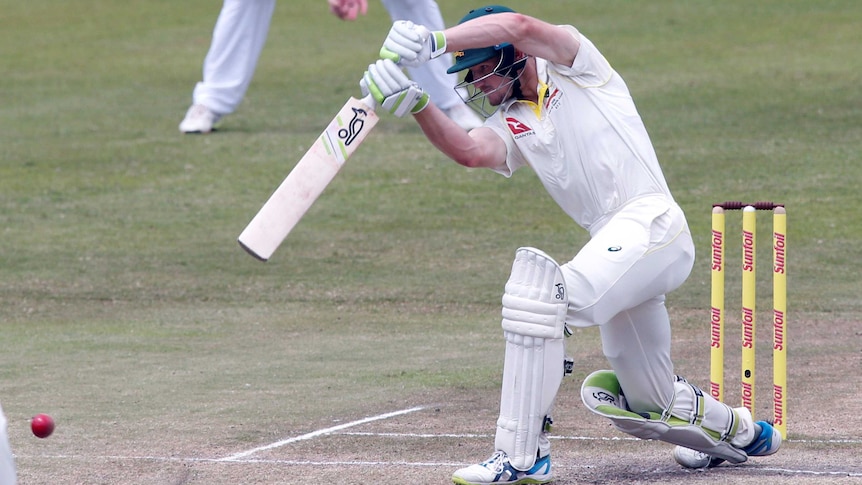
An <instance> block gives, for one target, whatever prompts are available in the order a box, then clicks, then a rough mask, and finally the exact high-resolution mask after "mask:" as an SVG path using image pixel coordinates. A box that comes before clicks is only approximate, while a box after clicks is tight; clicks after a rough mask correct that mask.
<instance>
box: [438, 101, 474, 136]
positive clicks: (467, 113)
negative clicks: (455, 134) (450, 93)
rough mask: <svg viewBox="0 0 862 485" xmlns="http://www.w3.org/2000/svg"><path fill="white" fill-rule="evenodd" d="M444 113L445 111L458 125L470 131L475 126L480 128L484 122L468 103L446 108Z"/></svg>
mask: <svg viewBox="0 0 862 485" xmlns="http://www.w3.org/2000/svg"><path fill="white" fill-rule="evenodd" d="M443 113H445V114H446V116H448V117H449V119H450V120H452V121H454V122H455V123H457V124H458V126H460V127H461V128H463V129H465V130H467V131H470V130H472V129H473V128H478V127H480V126H482V125H483V124H484V122H483V121H482V119H481V118H479V115H478V114H476V112H475V111H473V110H472V109H470V107H469V106H467V105H466V104H462V103H458V104H456V105H455V106H452V107H451V108H446V109H444V110H443Z"/></svg>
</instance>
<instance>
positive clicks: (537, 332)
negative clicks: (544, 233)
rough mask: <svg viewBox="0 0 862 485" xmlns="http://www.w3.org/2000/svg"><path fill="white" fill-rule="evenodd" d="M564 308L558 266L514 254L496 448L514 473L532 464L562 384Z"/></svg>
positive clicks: (523, 251)
mask: <svg viewBox="0 0 862 485" xmlns="http://www.w3.org/2000/svg"><path fill="white" fill-rule="evenodd" d="M567 308H568V298H567V296H566V288H565V282H564V280H563V275H562V272H561V271H560V267H559V265H557V263H556V262H555V261H554V260H553V259H551V258H550V257H549V256H548V255H546V254H545V253H543V252H541V251H539V250H538V249H534V248H520V249H518V251H517V252H516V253H515V262H514V263H513V264H512V274H511V275H510V276H509V281H508V282H507V283H506V291H505V294H504V295H503V322H502V326H503V334H504V335H505V337H506V355H505V361H504V364H503V389H502V392H501V397H500V417H499V419H498V420H497V434H496V439H495V446H496V449H498V450H502V451H505V452H506V454H507V455H508V456H509V461H510V463H511V464H512V466H513V467H515V468H516V469H519V470H526V469H529V468H530V467H531V466H533V464H534V463H535V461H536V452H537V450H538V447H539V437H540V436H541V433H542V428H543V424H544V421H545V417H546V416H547V415H548V413H550V411H551V407H552V406H553V403H554V398H556V396H557V391H558V390H559V388H560V382H561V381H562V379H563V375H564V361H565V339H564V331H565V330H564V329H565V322H566V310H567Z"/></svg>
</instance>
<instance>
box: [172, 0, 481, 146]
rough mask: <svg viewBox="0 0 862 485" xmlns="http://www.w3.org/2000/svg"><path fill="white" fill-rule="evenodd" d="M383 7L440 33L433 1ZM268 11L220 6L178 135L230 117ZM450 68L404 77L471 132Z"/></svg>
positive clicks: (257, 0)
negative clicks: (415, 83)
mask: <svg viewBox="0 0 862 485" xmlns="http://www.w3.org/2000/svg"><path fill="white" fill-rule="evenodd" d="M320 1H321V9H323V8H326V4H325V2H324V0H320ZM383 5H384V7H385V8H386V10H388V11H389V14H390V16H391V17H392V18H393V19H395V18H399V19H405V20H411V21H413V22H415V23H421V24H423V25H427V26H429V27H431V26H433V28H434V29H438V30H442V29H443V28H444V27H445V25H444V24H443V17H442V15H441V14H440V8H439V7H438V5H437V2H435V1H433V0H385V1H383ZM274 10H275V0H224V4H223V5H222V9H221V12H220V13H219V16H218V20H216V24H215V28H214V29H213V36H212V43H211V44H210V48H209V51H208V52H207V55H206V57H205V58H204V63H203V80H202V81H200V82H198V83H197V84H196V85H195V88H194V91H193V93H192V106H191V107H190V108H189V109H188V111H187V112H186V116H185V118H183V120H182V122H181V123H180V126H179V129H180V131H181V132H183V133H209V132H210V131H212V129H213V126H214V125H215V124H216V123H217V122H218V121H219V120H220V119H221V118H222V117H224V116H226V115H228V114H231V113H233V112H234V111H236V109H237V107H238V106H239V105H240V103H241V102H242V100H243V98H244V97H245V93H246V91H247V90H248V87H249V85H250V84H251V80H252V77H254V71H255V69H256V68H257V62H258V60H259V59H260V54H261V52H262V51H263V46H264V45H265V44H266V38H267V35H268V33H269V27H270V22H271V20H272V14H273V11H274ZM451 65H452V57H451V56H448V55H447V56H443V57H441V58H440V59H437V60H436V61H435V62H431V63H428V64H427V65H424V66H422V67H421V68H417V69H411V72H410V74H411V75H412V76H413V79H414V80H416V81H417V82H419V83H420V85H422V86H423V88H424V89H425V90H426V91H427V92H428V93H429V94H430V95H431V97H432V99H434V100H435V103H436V104H437V105H438V106H439V107H440V109H442V110H443V111H444V112H445V113H446V114H447V115H448V116H449V117H450V118H452V119H453V120H454V121H455V122H457V123H458V124H459V125H461V126H462V127H463V128H464V129H472V128H476V127H478V126H480V125H481V124H482V120H481V119H479V117H478V116H477V115H476V114H475V113H474V112H473V111H472V110H471V109H470V108H468V107H467V106H466V105H465V104H464V103H463V101H461V98H460V97H459V96H458V94H457V93H456V92H455V84H456V83H457V80H456V79H457V76H455V75H454V74H447V73H446V69H448V68H449V66H451Z"/></svg>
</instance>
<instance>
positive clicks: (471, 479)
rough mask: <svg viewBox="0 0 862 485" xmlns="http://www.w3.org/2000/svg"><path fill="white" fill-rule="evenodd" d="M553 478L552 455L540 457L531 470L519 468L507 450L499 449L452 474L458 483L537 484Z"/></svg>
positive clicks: (462, 484) (491, 484)
mask: <svg viewBox="0 0 862 485" xmlns="http://www.w3.org/2000/svg"><path fill="white" fill-rule="evenodd" d="M552 480H553V475H552V474H551V456H550V455H545V456H544V457H542V458H538V459H537V460H536V463H535V464H534V465H533V466H532V467H531V468H530V469H529V470H518V469H516V468H514V467H513V466H512V465H511V464H510V463H509V457H508V456H506V453H505V452H502V451H497V452H495V453H494V455H492V456H491V458H489V459H488V460H487V461H484V462H482V463H479V464H478V465H472V466H469V467H467V468H462V469H460V470H458V471H456V472H455V474H454V475H452V481H453V482H454V483H455V484H456V485H537V484H543V483H548V482H550V481H552Z"/></svg>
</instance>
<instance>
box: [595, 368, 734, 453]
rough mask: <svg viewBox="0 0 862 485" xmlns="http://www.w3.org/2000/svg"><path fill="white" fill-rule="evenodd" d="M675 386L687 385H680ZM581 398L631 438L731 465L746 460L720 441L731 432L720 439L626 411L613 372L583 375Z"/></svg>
mask: <svg viewBox="0 0 862 485" xmlns="http://www.w3.org/2000/svg"><path fill="white" fill-rule="evenodd" d="M678 384H680V385H688V384H685V383H684V382H683V383H678ZM581 399H582V400H583V402H584V404H585V405H586V406H587V409H589V410H590V411H592V412H594V413H596V414H598V415H600V416H604V417H606V418H608V419H610V420H611V421H613V423H614V426H615V427H616V428H617V429H618V430H620V431H622V432H624V433H627V434H630V435H632V436H636V437H638V438H641V439H645V440H660V441H665V442H667V443H673V444H675V445H680V446H684V447H686V448H691V449H693V450H697V451H700V452H703V453H706V454H708V455H710V456H715V457H718V458H723V459H725V460H727V461H729V462H731V463H742V462H744V461H746V460H747V459H748V455H746V454H745V452H743V451H742V450H740V449H738V448H735V447H734V446H733V445H731V444H730V443H729V442H727V441H723V440H722V439H728V437H732V436H733V435H735V431H736V430H735V429H733V430H731V432H729V433H725V436H722V435H721V434H720V433H718V432H715V431H712V430H709V429H707V428H704V427H702V426H699V425H696V424H692V423H690V422H689V421H685V420H683V419H679V418H676V417H673V416H664V417H663V416H662V415H660V414H658V413H643V415H641V414H637V413H634V412H632V411H629V410H628V409H627V407H626V405H625V396H623V394H622V389H621V388H620V383H619V381H618V380H617V376H616V374H614V372H613V371H610V370H600V371H596V372H593V373H592V374H590V375H589V376H587V378H586V379H585V380H584V383H583V385H582V386H581ZM734 422H735V423H736V422H738V420H734ZM733 427H734V428H735V427H736V426H735V425H734V426H733Z"/></svg>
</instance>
